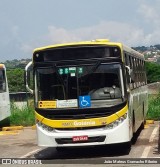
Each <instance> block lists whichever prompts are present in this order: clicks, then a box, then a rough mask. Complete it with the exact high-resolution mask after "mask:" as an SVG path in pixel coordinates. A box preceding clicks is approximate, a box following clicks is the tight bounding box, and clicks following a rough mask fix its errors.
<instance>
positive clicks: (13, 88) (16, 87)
mask: <svg viewBox="0 0 160 167" xmlns="http://www.w3.org/2000/svg"><path fill="white" fill-rule="evenodd" d="M7 78H8V85H9V91H10V92H23V91H26V89H25V85H24V70H23V69H20V68H16V69H9V70H7Z"/></svg>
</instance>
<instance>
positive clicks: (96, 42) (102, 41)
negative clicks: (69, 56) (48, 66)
mask: <svg viewBox="0 0 160 167" xmlns="http://www.w3.org/2000/svg"><path fill="white" fill-rule="evenodd" d="M78 45H114V46H115V45H116V46H120V47H121V46H122V44H121V43H116V42H110V41H109V40H107V39H96V40H92V41H81V42H72V43H63V44H54V45H48V46H44V47H40V48H36V49H34V51H33V52H36V51H43V50H46V49H50V48H59V47H65V46H66V47H67V46H78Z"/></svg>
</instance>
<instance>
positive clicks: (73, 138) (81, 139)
mask: <svg viewBox="0 0 160 167" xmlns="http://www.w3.org/2000/svg"><path fill="white" fill-rule="evenodd" d="M86 140H88V136H73V137H72V141H73V142H78V141H86Z"/></svg>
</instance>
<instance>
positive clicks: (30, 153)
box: [20, 148, 42, 158]
mask: <svg viewBox="0 0 160 167" xmlns="http://www.w3.org/2000/svg"><path fill="white" fill-rule="evenodd" d="M41 150H42V148H39V149H36V150H33V151H31V152H29V153H27V154H25V155H23V156H21V157H20V158H27V157H29V156H31V155H32V154H35V153H37V152H38V151H41Z"/></svg>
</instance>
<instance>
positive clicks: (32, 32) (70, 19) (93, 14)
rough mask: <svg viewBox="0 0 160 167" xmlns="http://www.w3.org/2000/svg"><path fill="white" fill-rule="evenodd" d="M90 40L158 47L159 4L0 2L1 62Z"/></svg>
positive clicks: (148, 0)
mask: <svg viewBox="0 0 160 167" xmlns="http://www.w3.org/2000/svg"><path fill="white" fill-rule="evenodd" d="M93 39H109V40H110V41H115V42H122V43H124V44H126V45H128V46H131V47H135V46H150V45H155V44H160V0H134V1H132V0H0V62H4V61H6V60H13V59H18V60H20V59H26V58H32V52H33V49H35V48H37V47H41V46H46V45H51V44H56V43H64V42H75V41H84V40H93Z"/></svg>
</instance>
